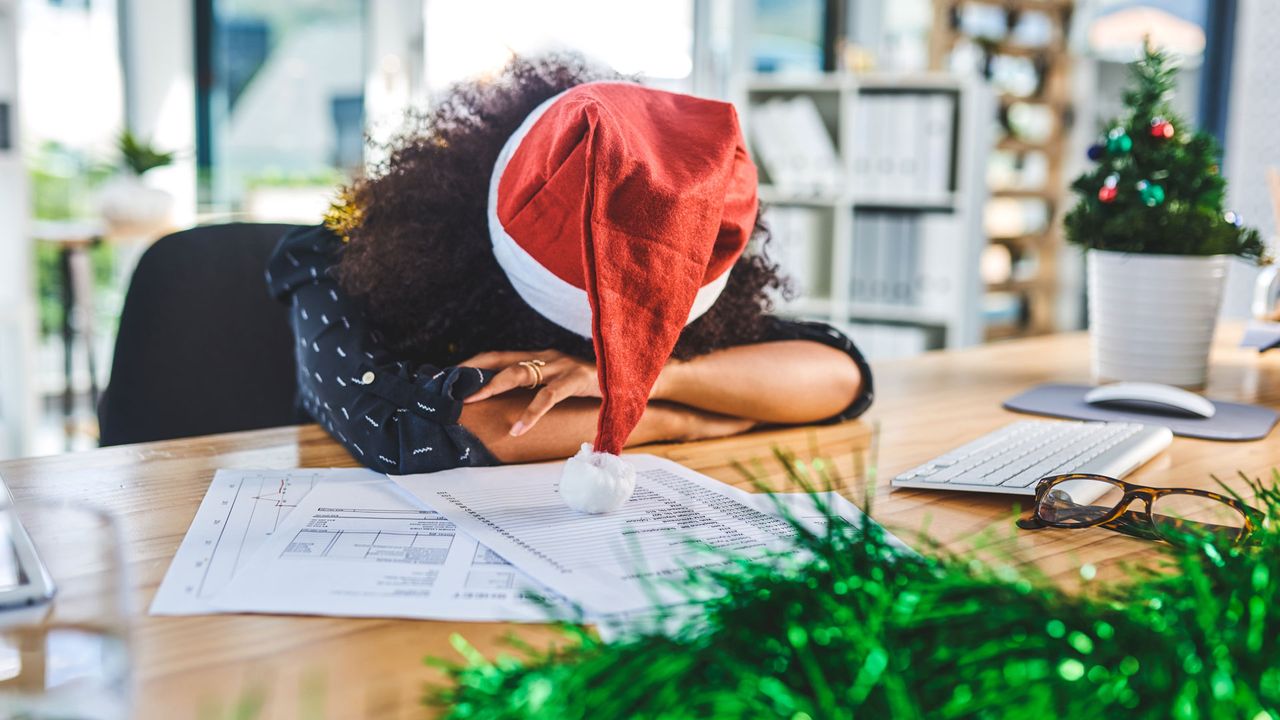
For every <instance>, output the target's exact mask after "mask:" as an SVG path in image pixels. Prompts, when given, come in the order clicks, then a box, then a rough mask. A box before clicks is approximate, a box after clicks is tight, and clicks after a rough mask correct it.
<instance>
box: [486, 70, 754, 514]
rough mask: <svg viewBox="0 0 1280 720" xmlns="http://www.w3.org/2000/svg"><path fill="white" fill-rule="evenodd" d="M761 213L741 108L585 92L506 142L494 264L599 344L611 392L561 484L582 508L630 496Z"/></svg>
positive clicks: (655, 94)
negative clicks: (664, 411) (668, 368)
mask: <svg viewBox="0 0 1280 720" xmlns="http://www.w3.org/2000/svg"><path fill="white" fill-rule="evenodd" d="M756 206H757V201H756V169H755V166H754V165H753V164H752V162H751V158H750V156H749V155H748V154H747V151H746V146H745V144H744V142H743V139H742V131H741V129H740V128H739V126H738V117H737V113H736V111H735V110H734V108H733V106H732V105H730V104H728V103H723V102H717V101H714V100H706V99H703V98H696V97H692V96H689V95H679V94H676V93H670V92H664V91H661V90H655V89H653V88H647V87H644V86H642V85H638V84H634V83H625V82H597V83H588V84H584V85H578V86H576V87H574V88H571V89H569V90H567V91H565V92H563V93H560V94H559V95H556V96H555V97H552V98H550V99H549V100H547V101H546V102H544V103H542V104H541V105H539V106H538V107H537V108H536V109H535V110H534V111H533V112H532V113H530V115H529V117H527V118H526V119H525V120H524V122H523V123H522V124H521V125H520V127H519V128H518V129H517V130H516V131H515V133H514V134H513V135H512V136H511V137H510V138H509V139H508V140H507V142H506V145H505V146H504V147H503V148H502V152H501V153H500V154H499V155H498V160H497V163H496V165H495V166H494V169H493V176H492V179H491V180H490V184H489V232H490V235H491V237H492V240H493V254H494V257H495V258H496V259H497V261H498V264H499V265H500V266H501V267H502V269H503V270H504V271H505V273H506V275H507V277H508V279H510V281H511V284H512V286H514V288H515V290H516V292H517V293H519V294H520V297H521V298H523V299H524V301H525V302H526V303H528V304H529V305H530V306H531V307H532V308H533V309H534V310H536V311H537V312H538V313H539V314H541V315H542V316H543V317H546V318H547V319H548V320H550V321H552V322H554V323H556V324H557V325H560V326H561V327H564V328H566V329H568V330H571V331H573V332H575V333H577V334H579V335H582V336H583V337H589V338H591V340H592V344H593V345H594V347H595V353H596V367H597V373H598V377H599V381H600V391H601V395H602V396H603V398H604V399H603V403H602V404H601V406H600V416H599V420H598V424H597V427H596V437H595V442H594V443H593V444H592V446H591V447H589V446H586V445H584V446H583V452H581V453H579V454H578V455H577V456H576V457H575V458H572V459H571V460H570V461H569V464H568V465H567V466H566V471H565V476H564V478H563V479H562V482H561V494H562V495H563V496H564V498H565V500H566V502H568V503H569V504H570V505H571V506H573V507H575V508H577V509H580V510H585V511H588V512H603V511H607V510H609V509H613V508H614V507H617V506H618V505H620V504H621V503H622V502H624V501H625V500H626V499H627V497H628V496H629V495H630V491H631V489H632V488H633V487H634V471H632V470H631V469H630V465H628V464H627V463H625V462H623V461H621V460H619V459H618V458H617V457H616V456H617V454H618V453H619V452H620V451H621V450H622V447H623V445H624V444H625V443H626V440H627V437H628V436H629V435H630V434H631V431H632V430H633V429H634V428H635V426H636V424H637V423H638V422H639V420H640V417H641V415H642V414H643V413H644V410H645V405H646V403H647V402H648V399H649V393H650V391H651V390H652V388H653V384H654V382H655V381H656V380H657V378H658V374H659V373H660V372H661V371H662V368H663V366H664V365H665V364H666V362H667V360H668V359H669V358H670V356H671V351H672V348H674V347H675V344H676V340H677V338H678V337H679V335H680V331H681V330H682V329H683V328H684V326H685V325H687V324H688V323H690V322H692V321H694V320H695V319H697V318H698V317H699V316H701V315H702V314H703V313H704V312H706V311H707V310H708V309H709V308H710V307H711V305H712V304H713V303H715V301H716V298H717V297H719V295H720V292H721V291H722V290H723V289H724V286H725V284H726V282H727V281H728V277H729V270H730V268H731V267H733V264H734V262H735V261H736V260H737V259H738V257H739V256H740V255H741V254H742V251H743V249H744V248H745V247H746V245H747V241H748V240H749V239H750V237H751V233H752V230H753V228H754V226H755V216H756ZM607 490H612V492H611V493H610V492H605V491H607ZM606 496H608V497H606Z"/></svg>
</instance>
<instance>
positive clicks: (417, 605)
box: [211, 476, 577, 622]
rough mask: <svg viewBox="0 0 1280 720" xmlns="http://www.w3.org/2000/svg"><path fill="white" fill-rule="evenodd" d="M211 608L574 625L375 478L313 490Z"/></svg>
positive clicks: (494, 560) (477, 548)
mask: <svg viewBox="0 0 1280 720" xmlns="http://www.w3.org/2000/svg"><path fill="white" fill-rule="evenodd" d="M211 602H212V604H213V605H214V606H215V607H217V608H218V609H220V610H224V611H230V610H234V611H244V612H264V613H285V614H308V615H335V616H348V617H400V618H420V619H433V620H461V621H531V622H546V621H549V620H551V619H553V618H562V619H576V618H577V616H576V615H574V614H573V612H572V611H571V609H570V608H569V607H568V606H567V605H565V604H564V603H562V602H559V601H558V600H554V599H553V598H552V597H551V596H550V593H548V592H547V591H546V590H544V589H542V588H540V587H538V586H537V584H536V583H534V582H533V581H532V580H530V579H529V578H527V577H526V576H525V575H523V574H522V573H520V572H519V571H517V570H516V569H515V568H513V567H512V566H511V565H510V564H508V563H507V562H506V561H505V560H503V559H502V558H501V557H499V556H498V555H496V554H494V553H493V552H492V551H490V550H489V549H488V548H486V547H484V546H483V545H480V544H479V543H477V542H476V541H475V540H474V539H472V538H471V537H470V536H468V535H464V534H462V533H458V532H456V531H455V529H454V525H453V523H452V522H449V521H448V520H447V519H445V518H444V517H443V516H441V515H440V514H439V513H437V512H435V511H434V510H428V509H426V508H424V507H423V505H422V503H421V502H420V501H418V500H417V499H416V498H413V497H412V496H410V495H408V494H407V493H405V492H404V491H403V490H401V489H400V488H399V487H398V486H396V485H395V484H394V483H392V482H391V481H389V480H387V479H386V478H385V477H383V476H379V477H378V478H377V479H375V480H372V481H368V482H362V483H344V484H341V485H338V484H329V485H320V486H317V487H316V488H314V489H313V490H312V491H311V492H310V493H308V494H307V496H306V497H305V498H304V499H303V500H302V501H301V503H300V504H299V505H298V507H297V508H295V509H294V511H293V514H292V515H291V516H290V519H289V521H288V522H286V523H284V524H282V525H281V527H280V529H279V530H278V531H277V532H276V533H275V534H274V535H273V536H272V537H271V538H270V539H269V540H268V541H267V542H266V543H265V544H264V546H263V547H262V548H261V549H260V550H259V552H258V554H257V556H256V557H255V558H254V559H253V560H251V561H250V562H248V563H247V564H245V565H243V566H242V567H241V568H240V569H239V570H238V571H237V572H236V576H235V578H234V579H233V580H232V581H231V582H230V583H228V584H227V585H226V586H224V587H223V588H222V590H221V592H219V593H218V594H217V595H215V596H214V597H213V598H212V599H211Z"/></svg>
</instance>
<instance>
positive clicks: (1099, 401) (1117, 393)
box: [1084, 382, 1217, 418]
mask: <svg viewBox="0 0 1280 720" xmlns="http://www.w3.org/2000/svg"><path fill="white" fill-rule="evenodd" d="M1084 401H1085V402H1087V403H1089V404H1090V405H1105V406H1108V407H1116V408H1128V409H1132V410H1139V411H1143V412H1151V413H1162V412H1163V413H1164V414H1166V415H1194V416H1196V417H1201V418H1211V417H1213V414H1214V413H1215V412H1217V408H1215V407H1214V406H1213V403H1212V402H1210V401H1208V400H1206V399H1205V398H1203V397H1201V396H1199V395H1197V394H1195V393H1193V392H1190V391H1187V390H1183V389H1182V388H1176V387H1173V386H1171V385H1160V384H1159V383H1145V382H1119V383H1112V384H1110V385H1103V386H1101V387H1096V388H1094V389H1092V390H1090V391H1089V392H1087V393H1085V396H1084Z"/></svg>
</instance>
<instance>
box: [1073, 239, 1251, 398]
mask: <svg viewBox="0 0 1280 720" xmlns="http://www.w3.org/2000/svg"><path fill="white" fill-rule="evenodd" d="M1085 262H1086V265H1087V268H1088V282H1089V335H1090V339H1091V340H1092V343H1091V344H1092V359H1093V375H1094V377H1095V379H1097V380H1100V381H1101V380H1127V381H1141V382H1154V383H1163V384H1166V385H1178V386H1181V387H1201V386H1203V385H1204V384H1205V380H1206V379H1207V378H1208V372H1209V349H1210V347H1211V346H1212V345H1213V333H1214V330H1215V329H1216V328H1217V324H1218V308H1219V306H1220V305H1221V304H1222V287H1223V284H1224V282H1225V280H1226V276H1227V256H1226V255H1210V256H1194V255H1148V254H1141V253H1120V252H1110V251H1106V250H1090V251H1089V252H1088V254H1087V256H1086V261H1085Z"/></svg>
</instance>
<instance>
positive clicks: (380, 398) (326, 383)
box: [266, 226, 872, 475]
mask: <svg viewBox="0 0 1280 720" xmlns="http://www.w3.org/2000/svg"><path fill="white" fill-rule="evenodd" d="M341 247H342V241H341V240H340V239H339V238H338V237H337V236H336V235H335V234H334V233H333V232H331V231H330V230H328V229H327V228H325V227H323V226H316V227H307V228H299V229H297V230H294V231H292V232H290V233H288V234H287V235H285V236H284V237H283V238H281V240H280V243H279V245H278V246H277V247H276V250H275V253H274V254H273V255H272V257H271V259H270V261H269V262H268V264H267V272H266V278H267V286H268V288H269V289H270V291H271V294H272V295H273V296H274V297H275V298H276V299H277V300H280V301H281V302H285V303H288V304H289V305H290V307H291V311H290V324H291V325H292V327H293V334H294V338H295V343H296V344H295V346H294V350H295V352H296V353H297V361H298V376H297V378H298V402H299V404H300V405H301V406H302V407H303V408H304V409H305V410H306V411H307V412H308V413H309V414H310V415H311V417H313V418H314V419H315V421H316V422H317V423H319V424H320V425H321V426H323V427H324V428H325V429H326V430H327V431H328V432H329V434H330V435H332V436H333V437H334V438H335V439H336V440H338V442H340V443H342V444H343V446H345V447H346V448H347V449H348V450H349V451H350V452H351V454H352V455H353V456H354V457H355V458H356V460H358V461H359V462H360V463H361V464H363V465H365V466H367V467H370V468H372V469H374V470H379V471H382V472H387V473H391V474H393V475H403V474H407V473H421V472H434V471H436V470H446V469H449V468H456V467H466V466H477V465H494V464H497V461H496V460H495V459H494V457H493V455H492V454H491V453H490V452H489V451H488V450H487V449H486V448H485V446H484V444H483V443H481V442H480V440H479V439H477V438H476V437H475V436H474V435H472V434H471V432H469V431H468V430H467V429H466V428H465V427H463V426H462V425H460V424H459V423H458V417H459V416H460V415H461V413H462V400H463V399H464V398H466V397H467V396H468V395H470V394H471V393H473V392H475V391H476V390H478V389H480V388H481V387H483V386H484V384H485V383H487V382H488V381H489V379H490V378H491V377H492V376H493V373H491V372H489V371H482V370H478V369H476V368H468V367H437V366H435V365H430V364H427V365H416V366H415V365H411V364H410V363H408V362H406V361H405V360H403V359H400V358H397V357H396V356H395V355H393V354H392V353H391V352H390V351H389V350H388V349H387V347H386V344H385V342H384V338H383V337H382V335H381V334H380V333H379V332H378V330H377V328H375V327H373V326H371V325H370V323H369V322H368V321H367V320H366V318H365V316H364V314H363V312H362V311H361V308H360V305H359V303H357V302H356V301H355V300H354V299H352V298H350V297H348V296H346V295H345V294H344V293H343V292H342V289H341V288H339V287H338V283H337V280H336V279H335V278H334V277H333V275H332V274H331V273H330V272H329V270H330V268H331V267H332V266H333V265H334V264H335V263H336V262H337V259H338V253H339V250H340V249H341ZM769 338H770V339H771V340H814V341H817V342H821V343H824V344H827V345H831V346H833V347H837V348H839V349H841V350H843V351H844V352H846V353H848V354H849V355H850V356H851V357H852V358H853V359H854V361H855V362H856V363H857V364H858V368H859V369H860V370H861V371H862V376H863V378H864V381H863V392H862V394H861V395H860V396H859V397H858V398H857V399H855V400H854V402H853V403H852V404H851V405H850V406H849V407H848V408H847V409H846V410H845V411H844V412H842V413H840V414H839V415H837V416H836V417H833V418H830V420H829V421H828V422H836V421H840V420H845V419H849V418H852V417H856V416H858V415H860V414H862V413H863V412H865V411H866V409H867V408H868V407H869V406H870V405H871V400H872V385H871V370H870V368H869V367H868V366H867V363H866V361H865V360H864V359H863V357H862V354H861V353H860V352H858V349H857V348H856V347H855V346H854V344H853V343H852V342H851V341H850V340H849V339H848V338H847V337H845V336H844V335H843V334H841V333H840V332H838V331H836V330H835V329H833V328H831V327H829V326H827V325H824V324H821V323H809V322H795V321H789V320H783V319H780V318H776V319H773V320H772V327H771V331H770V333H769Z"/></svg>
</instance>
